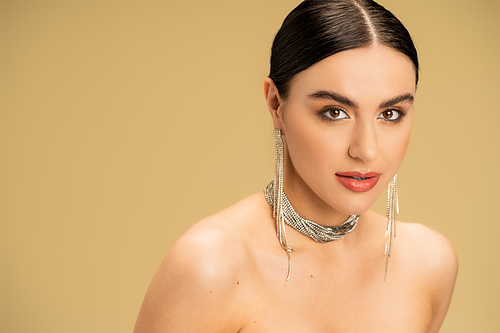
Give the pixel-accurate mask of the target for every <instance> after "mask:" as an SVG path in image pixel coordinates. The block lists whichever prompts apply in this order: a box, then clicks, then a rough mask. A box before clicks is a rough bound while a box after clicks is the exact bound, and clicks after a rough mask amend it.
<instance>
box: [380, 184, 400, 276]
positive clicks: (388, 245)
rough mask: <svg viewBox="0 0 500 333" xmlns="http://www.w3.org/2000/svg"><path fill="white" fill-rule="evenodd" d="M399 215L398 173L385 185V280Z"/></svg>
mask: <svg viewBox="0 0 500 333" xmlns="http://www.w3.org/2000/svg"><path fill="white" fill-rule="evenodd" d="M398 215H399V202H398V175H395V176H394V178H392V180H391V181H390V182H389V185H388V186H387V230H386V231H385V252H384V256H385V274H384V281H385V280H387V267H388V265H389V257H390V256H391V253H392V243H393V237H396V219H397V217H398Z"/></svg>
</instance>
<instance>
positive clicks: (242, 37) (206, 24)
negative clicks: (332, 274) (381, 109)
mask: <svg viewBox="0 0 500 333" xmlns="http://www.w3.org/2000/svg"><path fill="white" fill-rule="evenodd" d="M380 2H381V3H382V4H383V5H385V6H387V7H388V8H389V9H391V10H392V11H393V12H394V13H395V14H396V15H398V16H399V17H400V18H401V19H402V21H403V22H404V23H405V24H406V25H407V26H408V27H409V30H410V31H411V33H412V35H413V36H414V38H415V41H416V44H417V47H418V49H419V52H420V57H421V63H422V72H421V77H422V79H421V83H420V86H419V90H418V97H417V107H416V114H415V125H414V131H413V137H412V142H411V144H410V148H409V151H408V154H407V157H406V160H405V162H404V164H403V166H402V169H401V171H400V172H399V176H400V202H401V210H402V212H401V216H400V217H401V219H402V220H406V221H414V222H421V223H424V224H426V225H428V226H430V227H432V228H434V229H436V230H438V231H440V232H442V233H443V234H445V235H446V236H447V237H448V238H449V239H450V240H451V241H452V242H453V244H454V245H455V247H456V249H457V251H458V255H459V259H460V274H459V277H458V282H457V286H456V291H455V295H454V299H453V303H452V306H451V308H450V312H449V315H448V317H447V320H446V322H445V324H444V326H443V329H442V332H454V333H456V332H498V331H500V316H498V311H499V309H500V304H499V299H500V287H499V283H498V282H499V281H500V269H499V259H500V241H499V240H498V235H499V233H500V226H499V222H500V221H499V218H498V206H499V201H500V200H499V199H500V196H499V194H498V193H499V188H500V181H499V178H500V175H499V172H500V171H499V167H500V158H499V143H500V134H499V133H500V130H499V129H498V123H499V121H500V110H499V108H498V104H499V101H498V92H499V91H500V84H499V78H500V66H499V59H500V47H499V40H500V28H499V23H498V22H499V15H500V1H497V0H474V1H472V0H468V1H465V0H453V1H452V0H437V1H436V0H419V1H415V0H381V1H380ZM297 4H298V1H297V0H279V1H269V0H254V1H234V0H212V1H205V0H197V1H193V0H190V1H169V0H167V1H153V0H148V1H114V2H112V1H107V0H106V1H83V0H81V1H55V0H47V1H14V0H11V1H6V0H2V1H0V279H1V280H0V282H1V283H0V331H1V332H9V333H15V332H23V333H25V332H37V333H45V332H47V333H49V332H50V333H54V332H73V333H78V332H130V331H131V330H132V328H133V325H134V322H135V318H136V315H137V312H138V310H139V307H140V305H141V302H142V298H143V297H144V293H145V291H146V289H147V286H148V284H149V282H150V280H151V278H152V276H153V274H154V272H155V271H156V268H157V267H158V265H159V263H160V261H161V260H162V258H163V256H164V255H165V253H166V252H167V251H168V249H169V248H170V247H171V246H172V244H173V243H174V241H175V240H176V239H177V238H178V237H179V236H180V235H181V234H182V233H183V232H184V231H185V230H187V229H188V228H189V227H190V226H191V225H192V224H193V223H195V222H196V221H197V220H199V219H201V218H203V217H205V216H207V215H209V214H212V213H214V212H216V211H218V210H220V209H222V208H224V207H226V206H228V205H230V204H231V203H233V202H235V201H237V200H239V199H240V198H243V197H244V196H247V195H249V194H251V193H253V192H256V191H259V190H261V189H262V188H263V186H264V185H265V184H266V183H267V181H268V180H269V179H270V178H271V177H272V165H273V162H272V140H271V136H270V133H271V121H270V119H269V118H270V117H269V116H268V113H267V109H266V107H265V104H264V98H263V94H262V81H263V79H264V78H265V77H266V74H267V71H268V56H269V49H270V45H271V41H272V38H273V36H274V34H275V32H276V31H277V29H278V28H279V26H280V24H281V22H282V20H283V18H284V17H285V15H286V14H287V13H288V12H289V11H290V10H291V9H292V8H293V7H294V6H296V5H297ZM383 201H384V198H381V199H380V200H379V201H378V202H377V203H376V205H375V206H376V207H375V208H376V209H377V210H378V211H380V212H383V205H384V203H383Z"/></svg>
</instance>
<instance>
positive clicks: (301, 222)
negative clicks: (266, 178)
mask: <svg viewBox="0 0 500 333" xmlns="http://www.w3.org/2000/svg"><path fill="white" fill-rule="evenodd" d="M264 194H265V196H266V200H267V202H268V203H269V205H270V206H271V208H273V207H274V180H272V181H271V182H270V183H269V184H268V185H267V186H266V188H265V189H264ZM281 195H282V196H283V197H282V198H283V217H284V220H285V223H286V224H288V225H289V226H290V227H292V228H294V229H295V230H297V231H298V232H300V233H302V234H304V235H306V236H308V237H310V238H312V239H313V240H315V241H316V242H319V243H326V242H331V241H334V240H338V239H342V238H344V237H345V236H346V235H347V234H348V233H350V232H351V231H353V230H354V228H355V227H356V225H357V224H358V220H359V215H350V216H349V217H348V218H347V220H345V221H344V222H343V223H342V224H340V225H338V226H333V227H328V226H324V225H320V224H317V223H314V222H313V221H310V220H307V219H305V218H303V217H301V216H300V215H299V214H297V213H296V212H295V210H294V209H293V207H292V204H291V203H290V201H288V198H287V197H286V195H285V193H284V192H282V193H281ZM273 209H274V208H273Z"/></svg>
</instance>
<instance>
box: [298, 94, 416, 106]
mask: <svg viewBox="0 0 500 333" xmlns="http://www.w3.org/2000/svg"><path fill="white" fill-rule="evenodd" d="M307 97H308V98H309V99H312V100H317V99H327V100H332V101H336V102H339V103H341V104H344V105H347V106H350V107H352V108H355V109H358V108H359V107H358V103H356V102H354V101H351V100H350V99H349V98H347V97H345V96H342V95H340V94H338V93H336V92H333V91H329V90H318V91H316V92H314V93H312V94H309V95H307ZM414 100H415V97H413V95H412V94H409V93H406V94H402V95H399V96H396V97H394V98H391V99H389V100H387V101H385V102H382V103H380V105H379V108H385V107H388V106H391V105H395V104H398V103H401V102H405V103H413V101H414Z"/></svg>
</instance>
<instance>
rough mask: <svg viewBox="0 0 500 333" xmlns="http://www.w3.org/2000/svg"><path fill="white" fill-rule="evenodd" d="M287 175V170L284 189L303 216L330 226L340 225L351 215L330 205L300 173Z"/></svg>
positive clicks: (298, 212)
mask: <svg viewBox="0 0 500 333" xmlns="http://www.w3.org/2000/svg"><path fill="white" fill-rule="evenodd" d="M288 174H289V175H290V173H288ZM286 175H287V173H286V172H285V179H284V182H283V191H284V192H285V194H286V196H287V197H288V200H289V201H290V203H291V204H292V206H293V208H294V210H295V211H296V212H297V214H299V215H300V216H301V217H303V218H305V219H307V220H311V221H313V222H315V223H317V224H321V225H323V226H328V227H334V226H339V225H341V224H342V223H343V222H344V221H345V220H346V219H347V218H348V217H349V215H350V214H345V213H341V212H339V211H337V210H336V209H334V208H333V207H331V206H330V205H328V204H327V203H326V202H325V201H324V200H323V199H321V198H320V197H319V196H318V195H317V194H316V193H315V192H314V191H313V190H312V189H311V188H310V187H309V186H308V185H307V184H306V183H305V182H304V180H303V179H302V178H301V177H300V176H299V175H297V174H296V173H295V174H291V175H290V177H286Z"/></svg>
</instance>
